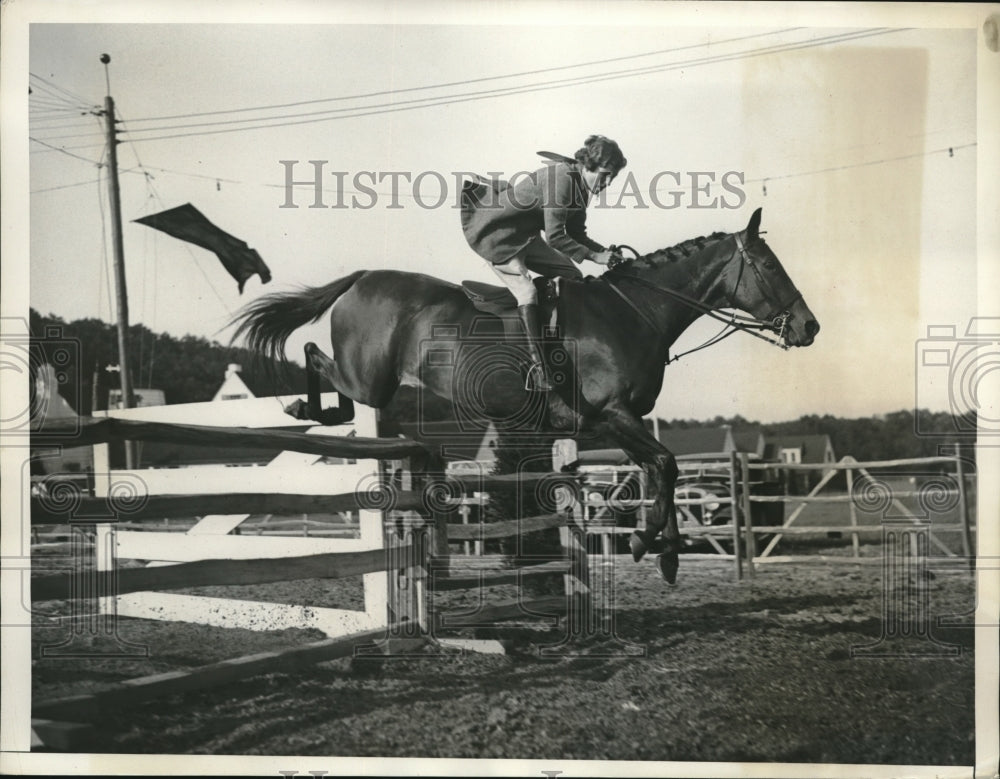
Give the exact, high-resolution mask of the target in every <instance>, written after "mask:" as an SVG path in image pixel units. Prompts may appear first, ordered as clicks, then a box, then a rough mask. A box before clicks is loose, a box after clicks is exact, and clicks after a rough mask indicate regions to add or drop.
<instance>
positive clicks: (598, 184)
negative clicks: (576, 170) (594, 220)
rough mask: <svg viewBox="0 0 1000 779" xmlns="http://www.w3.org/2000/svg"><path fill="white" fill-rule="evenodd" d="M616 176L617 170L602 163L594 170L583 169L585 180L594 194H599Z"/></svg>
mask: <svg viewBox="0 0 1000 779" xmlns="http://www.w3.org/2000/svg"><path fill="white" fill-rule="evenodd" d="M614 177H615V171H613V170H611V168H606V167H604V166H603V165H601V166H600V167H598V168H595V169H594V170H586V169H585V170H584V171H583V181H584V183H585V184H586V185H587V189H589V190H590V191H591V192H592V193H593V194H595V195H597V194H599V193H600V192H601V191H602V190H603V189H604V188H605V187H607V186H608V184H610V183H611V179H613V178H614Z"/></svg>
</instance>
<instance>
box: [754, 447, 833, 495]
mask: <svg viewBox="0 0 1000 779" xmlns="http://www.w3.org/2000/svg"><path fill="white" fill-rule="evenodd" d="M764 456H765V459H768V460H771V461H773V462H780V463H786V464H789V465H799V464H806V465H820V464H823V463H834V462H836V461H837V457H836V455H835V454H834V451H833V444H832V443H831V441H830V436H829V435H826V434H825V433H823V434H819V435H780V436H768V438H767V442H766V444H765V447H764ZM784 473H786V474H787V486H788V489H789V491H790V492H793V493H794V492H808V491H809V490H810V489H811V488H812V487H814V486H815V485H816V484H817V483H818V482H819V481H820V479H822V478H823V477H824V476H825V475H826V474H827V473H829V471H828V470H821V469H815V470H801V471H800V470H787V471H784Z"/></svg>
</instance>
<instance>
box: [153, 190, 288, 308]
mask: <svg viewBox="0 0 1000 779" xmlns="http://www.w3.org/2000/svg"><path fill="white" fill-rule="evenodd" d="M135 221H136V222H138V223H139V224H144V225H148V226H149V227H153V228H156V229H157V230H161V231H162V232H164V233H166V234H167V235H172V236H173V237H174V238H179V239H180V240H182V241H187V242H188V243H193V244H195V245H196V246H200V247H202V248H203V249H208V250H209V251H210V252H214V253H215V255H216V256H217V257H218V258H219V259H220V260H221V261H222V264H223V265H224V266H225V268H226V270H227V271H229V275H230V276H232V277H233V278H234V279H236V281H237V283H239V285H240V294H241V295H242V294H243V285H244V284H246V281H247V279H248V278H250V277H251V276H253V275H254V274H255V273H257V274H259V275H260V280H261V283H262V284H267V282H269V281H270V280H271V271H270V270H268V267H267V266H266V265H265V264H264V260H262V259H261V256H260V255H259V254H258V253H257V251H256V250H255V249H251V248H250V247H249V246H248V245H247V243H246V241H241V240H240V239H239V238H236V237H235V236H232V235H230V234H229V233H227V232H225V231H224V230H220V229H219V228H218V227H216V226H215V225H214V224H212V223H211V222H209V221H208V219H206V218H205V215H204V214H202V213H201V211H199V210H198V209H197V208H195V207H194V206H193V205H191V204H190V203H185V204H184V205H182V206H177V208H171V209H169V210H168V211H161V212H160V213H158V214H150V215H149V216H144V217H142V218H141V219H136V220H135Z"/></svg>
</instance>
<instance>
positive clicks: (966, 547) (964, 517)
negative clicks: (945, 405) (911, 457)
mask: <svg viewBox="0 0 1000 779" xmlns="http://www.w3.org/2000/svg"><path fill="white" fill-rule="evenodd" d="M955 477H956V480H957V481H958V513H959V519H960V520H961V522H962V554H963V555H965V556H966V557H967V558H969V568H970V569H972V570H975V567H976V561H975V559H974V557H975V552H974V551H973V550H974V546H973V544H972V528H971V527H970V526H969V525H970V522H969V503H968V500H967V498H966V495H965V472H964V469H963V468H962V444H961V443H956V444H955Z"/></svg>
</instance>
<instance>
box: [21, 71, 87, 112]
mask: <svg viewBox="0 0 1000 779" xmlns="http://www.w3.org/2000/svg"><path fill="white" fill-rule="evenodd" d="M28 76H29V77H30V78H33V79H35V80H36V81H40V82H41V83H42V84H45V85H46V86H48V87H50V88H51V89H53V90H56V91H58V92H61V93H62V94H64V95H65V96H66V97H67V98H69V99H71V100H74V101H76V102H79V103H84V104H88V103H89V101H88V100H87V98H85V97H83V95H79V94H77V93H76V92H73V91H71V90H69V89H66V88H65V87H61V86H59V85H58V84H56V83H54V82H52V81H49V80H48V79H47V78H45V77H44V76H39V75H38V74H37V73H31V72H30V71H29V72H28Z"/></svg>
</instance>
